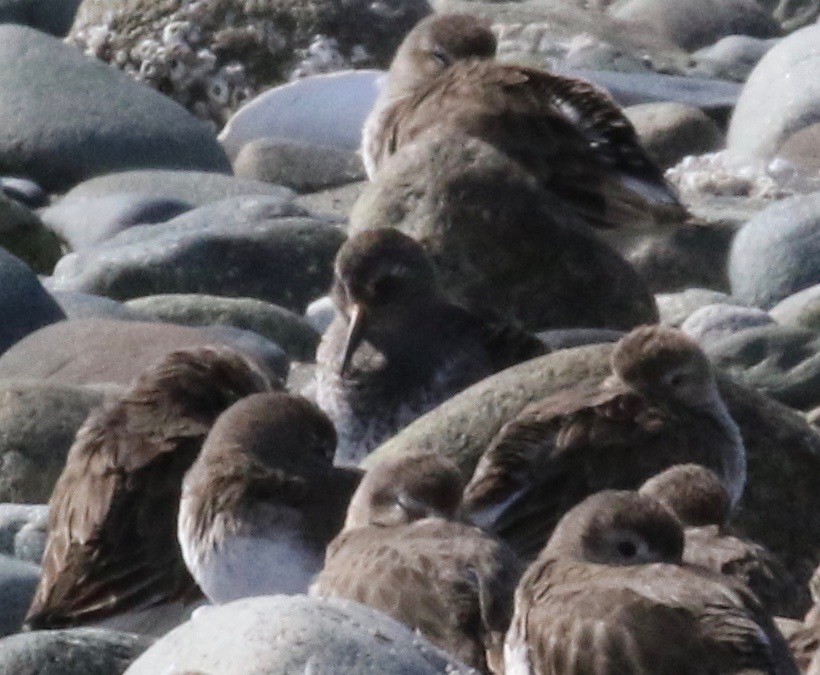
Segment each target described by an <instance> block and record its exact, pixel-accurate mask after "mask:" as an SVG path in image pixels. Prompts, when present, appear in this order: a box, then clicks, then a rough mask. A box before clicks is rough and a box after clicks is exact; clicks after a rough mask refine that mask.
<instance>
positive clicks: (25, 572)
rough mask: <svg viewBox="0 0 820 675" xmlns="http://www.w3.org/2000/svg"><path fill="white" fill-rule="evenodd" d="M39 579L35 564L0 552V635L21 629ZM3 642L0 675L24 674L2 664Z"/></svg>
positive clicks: (1, 655)
mask: <svg viewBox="0 0 820 675" xmlns="http://www.w3.org/2000/svg"><path fill="white" fill-rule="evenodd" d="M39 580H40V569H39V568H38V567H37V566H36V565H33V564H32V563H29V562H24V561H22V560H17V558H11V557H9V556H7V555H2V554H0V637H2V636H4V635H11V634H12V633H16V632H17V631H19V630H20V628H21V626H22V624H23V618H24V617H25V616H26V612H27V611H28V606H29V605H30V604H31V599H32V597H34V589H35V588H36V587H37V582H38V581H39ZM5 642H6V641H5V640H0V675H23V674H24V673H25V672H26V671H23V670H8V669H6V668H4V667H3V666H4V664H3V658H4V656H5V653H6V651H5V644H4V643H5Z"/></svg>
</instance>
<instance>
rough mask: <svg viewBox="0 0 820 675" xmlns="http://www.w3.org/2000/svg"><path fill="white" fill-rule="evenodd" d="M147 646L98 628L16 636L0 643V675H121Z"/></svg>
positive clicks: (147, 641) (146, 640)
mask: <svg viewBox="0 0 820 675" xmlns="http://www.w3.org/2000/svg"><path fill="white" fill-rule="evenodd" d="M151 642H152V638H150V637H147V636H145V635H133V634H131V633H118V632H116V631H111V630H103V629H101V628H66V629H63V630H38V631H32V632H30V633H20V634H18V635H11V636H9V637H7V638H4V639H3V640H0V675H75V674H79V673H82V675H121V673H122V672H123V671H124V670H125V669H126V668H128V666H129V665H130V664H131V663H132V662H133V661H134V659H136V658H137V657H138V656H139V655H140V654H142V653H143V652H144V651H145V650H146V649H148V647H149V646H150V645H151ZM175 672H177V671H175Z"/></svg>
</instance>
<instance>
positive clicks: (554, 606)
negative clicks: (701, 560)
mask: <svg viewBox="0 0 820 675" xmlns="http://www.w3.org/2000/svg"><path fill="white" fill-rule="evenodd" d="M683 547H684V535H683V530H682V528H681V525H680V522H679V521H678V520H677V518H676V517H675V515H674V514H673V513H672V511H671V510H670V509H668V508H667V507H666V506H665V505H663V504H661V503H660V502H658V501H657V500H655V499H653V498H651V497H648V496H644V495H639V494H638V493H636V492H634V491H614V490H607V491H603V492H600V493H597V494H595V495H593V496H591V497H588V498H587V499H586V500H584V501H583V502H582V503H580V504H579V505H577V506H576V507H574V508H573V509H572V510H570V511H569V512H568V513H567V514H566V515H565V516H564V517H563V518H562V519H561V521H560V523H559V524H558V526H557V527H556V529H555V531H554V532H553V535H552V537H551V538H550V540H549V542H548V544H547V545H546V547H545V548H544V550H543V551H542V552H541V554H540V555H539V556H538V559H537V560H536V561H535V562H533V563H532V564H531V565H530V567H529V568H528V569H527V571H526V572H525V573H524V576H523V577H522V580H521V583H520V584H519V586H518V588H517V590H516V593H515V614H514V617H513V621H512V624H511V626H510V630H509V632H508V634H507V638H506V642H505V647H504V662H505V672H506V674H507V675H520V674H522V673H526V674H527V675H546V674H547V673H549V674H555V675H557V674H558V673H561V674H562V675H581V674H584V675H588V674H594V675H624V674H627V673H635V674H636V675H637V674H643V673H647V674H648V673H653V674H654V675H673V674H674V675H682V674H686V673H691V674H692V675H695V674H696V673H697V674H699V673H738V672H760V673H764V672H765V673H773V674H777V675H780V674H784V675H785V674H786V673H789V674H796V673H797V672H798V671H797V668H796V666H795V664H794V661H793V659H792V657H791V655H790V654H789V650H788V646H787V645H786V642H785V640H784V639H783V636H782V635H781V634H780V633H779V631H778V630H777V628H776V626H775V624H774V622H773V621H772V619H771V617H769V615H768V614H767V613H766V612H765V611H764V610H763V608H762V607H761V605H760V603H759V602H758V600H757V598H755V596H754V594H753V593H751V592H750V591H749V590H748V588H746V587H745V586H743V585H742V584H740V583H736V582H734V581H733V580H731V579H727V578H726V577H723V576H721V575H719V574H716V573H713V572H711V571H708V570H703V569H700V568H696V567H692V566H687V565H684V564H683V563H682V560H681V556H682V553H683Z"/></svg>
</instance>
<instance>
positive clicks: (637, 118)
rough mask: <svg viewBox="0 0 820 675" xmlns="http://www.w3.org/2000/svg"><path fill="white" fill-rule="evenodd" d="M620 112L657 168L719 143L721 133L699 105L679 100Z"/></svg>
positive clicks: (635, 106) (630, 107) (709, 148)
mask: <svg viewBox="0 0 820 675" xmlns="http://www.w3.org/2000/svg"><path fill="white" fill-rule="evenodd" d="M624 113H625V114H626V116H627V119H629V121H630V122H632V126H634V127H635V131H637V132H638V138H639V139H640V141H641V144H642V145H643V146H644V147H645V148H646V151H647V152H648V153H649V156H650V157H652V159H654V160H655V161H656V162H657V163H658V164H659V165H660V166H661V167H663V168H668V167H670V166H674V165H675V164H677V163H678V162H679V161H680V160H681V159H683V158H684V157H685V156H686V155H700V154H703V153H704V152H709V151H711V150H717V149H719V148H720V147H721V146H722V145H723V134H722V133H721V131H720V129H719V128H718V126H717V124H715V123H714V122H713V121H712V119H711V118H710V117H709V116H707V115H706V113H704V112H703V111H702V110H701V109H700V108H695V107H694V106H690V105H684V104H682V103H644V104H641V105H633V106H629V107H628V108H626V109H625V110H624Z"/></svg>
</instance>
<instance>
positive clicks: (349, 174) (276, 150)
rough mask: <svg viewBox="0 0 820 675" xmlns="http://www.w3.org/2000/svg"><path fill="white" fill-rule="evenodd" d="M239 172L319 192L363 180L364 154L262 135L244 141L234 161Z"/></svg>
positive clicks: (302, 189) (235, 168)
mask: <svg viewBox="0 0 820 675" xmlns="http://www.w3.org/2000/svg"><path fill="white" fill-rule="evenodd" d="M233 170H234V173H235V174H236V175H237V176H240V177H243V178H255V179H257V180H263V181H266V182H268V183H277V184H279V185H284V186H285V187H289V188H292V189H293V190H296V192H300V193H304V192H316V191H317V190H323V189H327V188H332V187H338V186H339V185H346V184H347V183H353V182H356V181H360V180H364V179H365V178H366V177H367V176H366V175H365V171H364V164H363V163H362V158H361V157H360V156H359V154H358V153H356V152H355V151H353V150H345V149H342V148H332V147H329V146H324V145H309V144H306V143H299V142H296V141H291V140H287V139H282V138H260V139H257V140H254V141H251V142H250V143H248V144H246V145H244V146H243V147H242V149H241V150H240V151H239V154H238V155H237V157H236V159H235V160H234V162H233Z"/></svg>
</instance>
